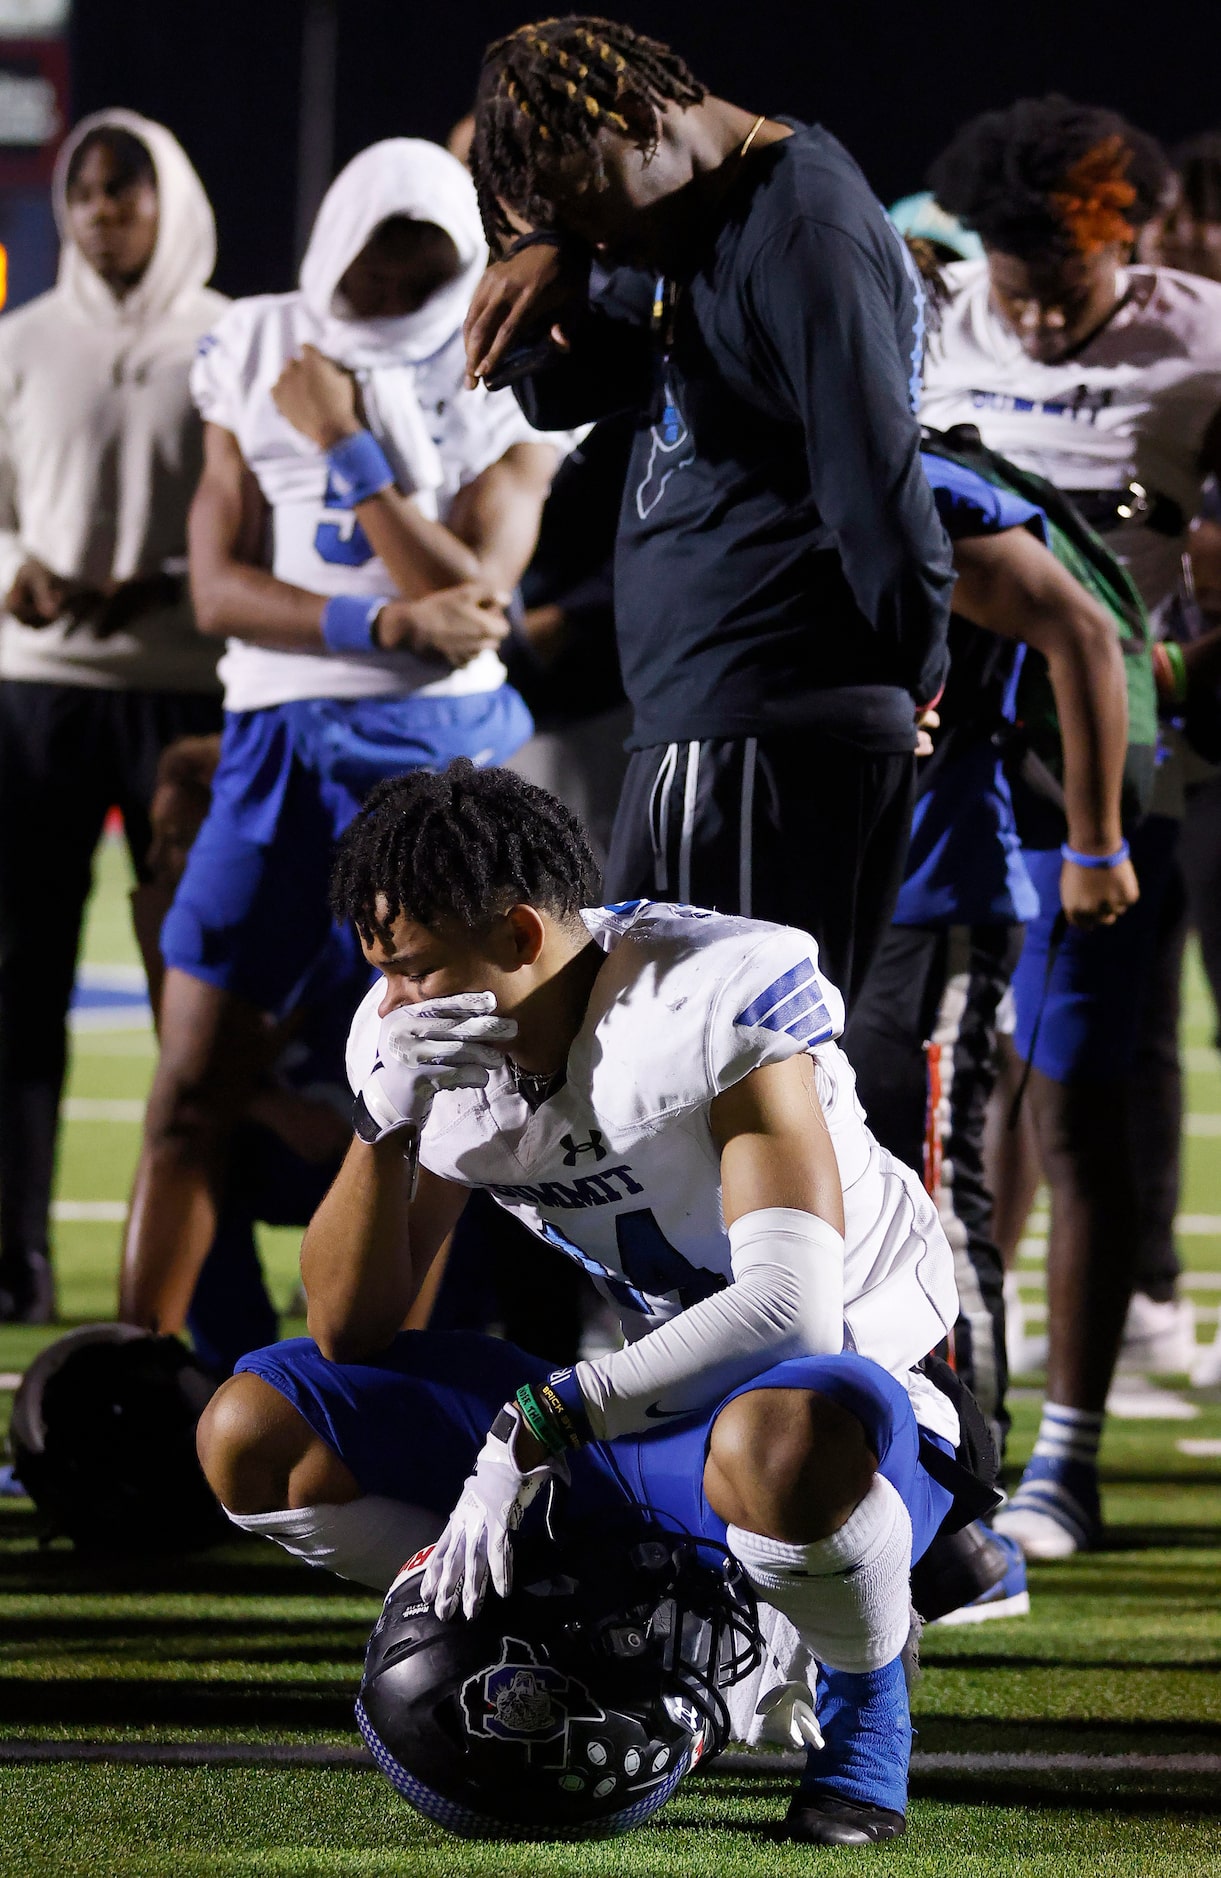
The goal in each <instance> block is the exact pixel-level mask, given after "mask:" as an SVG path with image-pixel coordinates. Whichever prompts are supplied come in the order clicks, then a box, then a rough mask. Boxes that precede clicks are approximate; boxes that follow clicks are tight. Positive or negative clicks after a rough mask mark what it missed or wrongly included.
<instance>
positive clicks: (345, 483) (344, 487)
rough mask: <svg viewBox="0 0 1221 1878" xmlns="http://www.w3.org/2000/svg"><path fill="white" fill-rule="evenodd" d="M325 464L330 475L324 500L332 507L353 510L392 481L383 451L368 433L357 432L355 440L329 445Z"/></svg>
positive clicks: (344, 439)
mask: <svg viewBox="0 0 1221 1878" xmlns="http://www.w3.org/2000/svg"><path fill="white" fill-rule="evenodd" d="M326 462H327V468H328V469H329V470H330V472H331V474H330V487H329V489H328V492H327V496H328V501H329V502H330V504H331V505H332V506H333V507H338V508H341V509H354V508H355V507H356V505H357V503H359V502H367V501H368V500H369V497H370V496H375V495H376V494H377V493H378V491H379V490H380V489H388V488H389V487H390V485H391V483H392V482H393V481H394V471H393V470H392V469H391V467H390V465H389V463H387V461H386V453H385V451H384V450H383V449H382V446H381V445H380V443H379V442H378V441H377V438H376V437H375V436H374V435H373V433H372V432H371V431H368V430H358V431H357V433H356V435H355V436H354V437H344V438H342V439H341V441H340V442H339V443H336V444H332V445H331V448H330V449H329V450H328V451H327V453H326Z"/></svg>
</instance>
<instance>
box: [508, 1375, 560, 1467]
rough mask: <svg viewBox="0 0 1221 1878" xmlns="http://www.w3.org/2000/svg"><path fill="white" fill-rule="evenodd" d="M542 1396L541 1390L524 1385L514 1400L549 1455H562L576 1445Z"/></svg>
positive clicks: (526, 1422)
mask: <svg viewBox="0 0 1221 1878" xmlns="http://www.w3.org/2000/svg"><path fill="white" fill-rule="evenodd" d="M541 1396H542V1391H541V1390H536V1389H535V1388H534V1387H533V1386H532V1384H530V1383H524V1384H523V1385H522V1387H521V1388H520V1389H519V1390H518V1391H517V1394H516V1395H515V1396H514V1398H513V1400H514V1402H515V1403H516V1404H517V1409H518V1413H519V1414H520V1415H521V1418H522V1420H523V1421H524V1422H525V1424H526V1427H527V1428H528V1429H529V1430H530V1433H531V1434H532V1435H533V1436H534V1438H535V1440H536V1441H538V1442H540V1443H541V1444H542V1446H543V1447H544V1448H546V1450H547V1452H548V1454H562V1453H563V1452H564V1449H565V1448H568V1447H574V1446H575V1445H576V1443H575V1442H572V1441H570V1440H569V1438H568V1435H567V1433H566V1432H565V1430H564V1428H563V1426H562V1424H561V1423H560V1421H559V1419H558V1418H557V1416H556V1414H555V1411H554V1409H553V1407H552V1405H551V1404H550V1403H545V1402H543V1401H542V1400H541ZM565 1419H567V1418H565Z"/></svg>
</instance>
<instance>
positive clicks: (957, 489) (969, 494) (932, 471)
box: [920, 450, 1047, 541]
mask: <svg viewBox="0 0 1221 1878" xmlns="http://www.w3.org/2000/svg"><path fill="white" fill-rule="evenodd" d="M920 461H921V463H922V464H923V465H924V474H925V475H926V477H927V478H928V481H929V484H930V486H931V488H932V491H933V501H934V502H935V503H936V505H937V513H938V515H939V516H940V517H941V525H942V527H943V528H944V529H945V532H946V534H947V535H948V536H949V537H950V540H951V541H969V540H971V539H972V538H973V537H974V536H976V535H999V534H1002V533H1003V532H1004V530H1005V529H1006V528H1029V529H1030V530H1031V531H1032V532H1033V533H1034V534H1036V535H1037V536H1038V537H1039V540H1040V541H1044V540H1046V538H1047V518H1046V516H1045V515H1044V513H1043V511H1042V509H1040V508H1038V507H1037V506H1036V505H1035V504H1034V503H1033V502H1027V501H1026V499H1025V497H1023V496H1019V495H1015V494H1014V493H1013V491H1012V490H1011V489H998V488H997V486H996V484H995V483H990V482H989V481H988V480H987V478H986V477H984V476H979V475H977V474H976V472H975V471H974V470H970V469H967V468H966V467H965V466H964V465H963V464H961V463H952V462H951V461H950V460H949V458H948V457H944V456H935V455H934V454H933V453H932V452H931V451H928V450H922V451H921V452H920Z"/></svg>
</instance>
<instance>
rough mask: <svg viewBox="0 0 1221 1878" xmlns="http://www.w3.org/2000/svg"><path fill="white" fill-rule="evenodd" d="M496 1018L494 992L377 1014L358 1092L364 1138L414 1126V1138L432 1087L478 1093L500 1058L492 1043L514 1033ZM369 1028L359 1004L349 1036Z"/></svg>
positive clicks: (503, 1019)
mask: <svg viewBox="0 0 1221 1878" xmlns="http://www.w3.org/2000/svg"><path fill="white" fill-rule="evenodd" d="M374 995H375V994H374ZM495 1013H496V994H495V993H494V992H492V991H467V992H460V993H459V994H458V995H457V996H455V997H451V998H432V999H430V1000H429V1002H428V1003H427V1004H410V1005H403V1006H400V1008H399V1009H398V1010H395V1011H391V1013H390V1015H389V1016H388V1017H383V1018H382V1019H381V1023H380V1028H379V1029H378V1033H377V1053H376V1055H375V1057H374V1060H373V1064H372V1067H371V1068H370V1069H369V1070H368V1072H367V1074H365V1075H364V1077H363V1079H362V1080H361V1081H360V1083H359V1084H358V1086H357V1089H356V1096H357V1103H356V1129H357V1133H358V1134H359V1135H360V1137H361V1139H362V1141H369V1142H375V1141H381V1140H384V1138H385V1137H386V1136H387V1135H389V1134H393V1133H394V1132H395V1131H396V1130H398V1129H400V1128H413V1129H414V1130H415V1131H416V1134H417V1136H418V1134H419V1132H420V1130H421V1129H422V1128H423V1126H424V1123H425V1122H426V1121H427V1120H428V1111H429V1109H430V1108H431V1107H432V1101H433V1097H434V1096H435V1095H436V1093H437V1090H438V1089H481V1088H483V1086H484V1084H485V1083H486V1082H487V1079H488V1074H489V1072H490V1071H491V1070H494V1069H497V1068H499V1066H500V1065H501V1064H502V1063H503V1062H504V1060H505V1059H504V1050H503V1048H500V1049H496V1048H493V1045H494V1044H501V1045H503V1044H505V1043H507V1042H508V1041H509V1040H510V1038H512V1037H514V1036H516V1034H517V1025H516V1024H515V1023H514V1021H513V1019H512V1018H510V1017H497V1016H496V1014H495ZM368 1024H369V1019H368V1015H367V1013H366V1012H365V1007H364V1006H363V1005H362V1007H361V1009H360V1010H359V1011H358V1012H357V1014H356V1018H355V1020H354V1022H353V1026H352V1029H353V1034H354V1035H355V1032H356V1029H357V1026H358V1025H363V1027H365V1028H367V1027H368ZM362 1108H363V1111H364V1114H363V1115H362V1114H361V1110H362Z"/></svg>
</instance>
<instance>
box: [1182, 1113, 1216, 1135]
mask: <svg viewBox="0 0 1221 1878" xmlns="http://www.w3.org/2000/svg"><path fill="white" fill-rule="evenodd" d="M1183 1133H1184V1134H1185V1135H1221V1115H1184V1117H1183Z"/></svg>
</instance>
